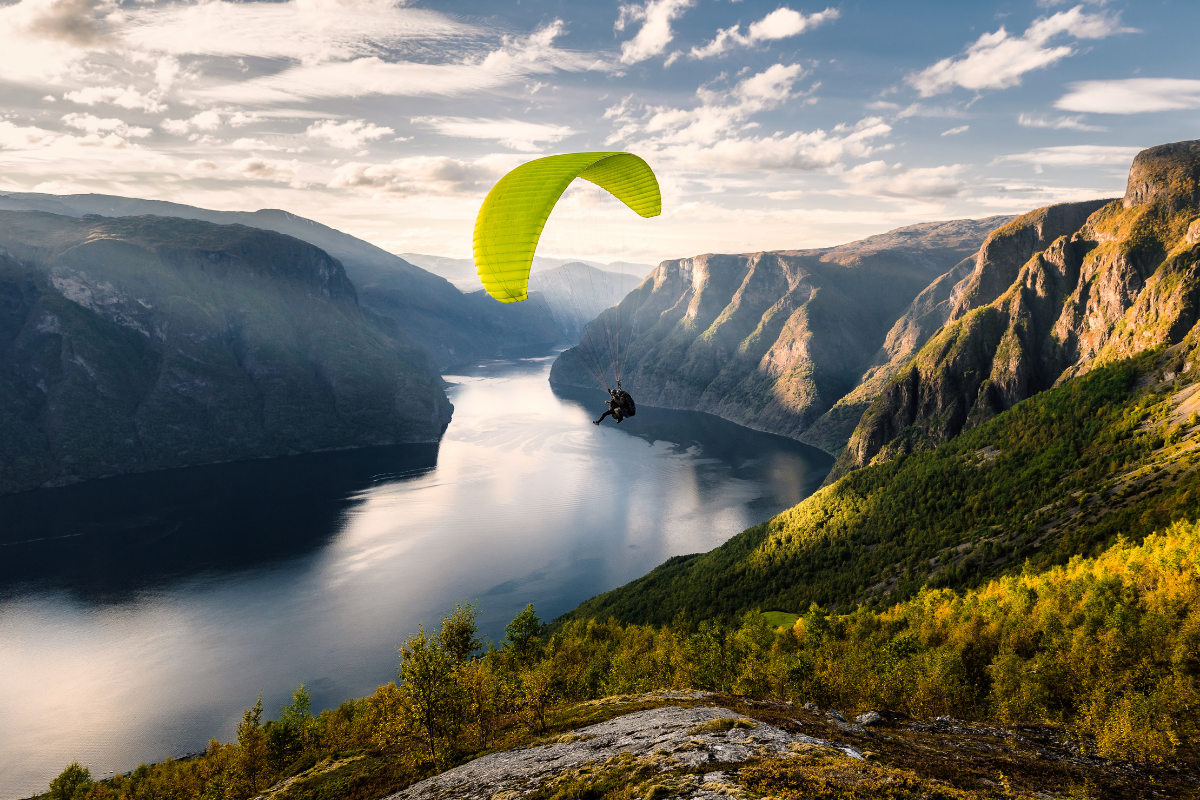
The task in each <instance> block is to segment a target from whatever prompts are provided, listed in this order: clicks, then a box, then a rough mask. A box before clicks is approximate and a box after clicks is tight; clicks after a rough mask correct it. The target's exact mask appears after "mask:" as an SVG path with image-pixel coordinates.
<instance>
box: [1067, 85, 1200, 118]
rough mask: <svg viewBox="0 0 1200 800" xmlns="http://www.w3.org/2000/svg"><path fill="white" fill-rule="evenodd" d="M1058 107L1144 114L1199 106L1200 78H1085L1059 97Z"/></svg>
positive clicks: (1100, 112) (1108, 112)
mask: <svg viewBox="0 0 1200 800" xmlns="http://www.w3.org/2000/svg"><path fill="white" fill-rule="evenodd" d="M1054 106H1055V108H1061V109H1062V110H1063V111H1086V112H1091V113H1094V114H1141V113H1145V112H1149V111H1176V110H1180V109H1188V108H1200V80H1186V79H1183V78H1128V79H1126V80H1118V81H1082V82H1080V83H1072V84H1071V92H1070V93H1069V94H1066V95H1063V96H1062V97H1061V98H1059V100H1058V102H1056V103H1055V104H1054Z"/></svg>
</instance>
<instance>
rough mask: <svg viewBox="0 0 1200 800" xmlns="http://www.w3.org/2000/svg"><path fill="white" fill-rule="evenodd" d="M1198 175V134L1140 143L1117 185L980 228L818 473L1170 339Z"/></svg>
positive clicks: (1189, 290) (1187, 266)
mask: <svg viewBox="0 0 1200 800" xmlns="http://www.w3.org/2000/svg"><path fill="white" fill-rule="evenodd" d="M1198 182H1200V142H1181V143H1177V144H1170V145H1163V146H1161V147H1154V148H1151V149H1149V150H1145V151H1143V152H1141V153H1140V154H1138V156H1137V158H1136V159H1135V160H1134V163H1133V166H1132V169H1131V170H1130V175H1129V185H1128V189H1127V191H1126V193H1125V196H1124V198H1123V199H1121V200H1114V201H1096V202H1091V203H1072V204H1064V205H1058V206H1050V207H1049V208H1043V209H1039V210H1037V211H1034V212H1031V213H1029V214H1026V215H1024V216H1022V217H1020V218H1018V219H1016V220H1014V221H1013V222H1012V223H1010V224H1009V225H1006V226H1005V227H1003V228H1001V229H999V230H997V231H996V232H994V233H993V234H992V235H991V236H989V237H988V240H987V241H986V242H985V243H984V246H983V247H982V248H981V250H980V252H979V254H978V256H977V257H976V259H975V263H974V269H973V270H972V272H971V274H969V275H967V276H966V277H964V278H963V279H962V280H961V281H959V282H958V283H957V284H956V285H955V286H954V288H953V289H952V290H951V291H950V293H949V294H948V296H947V299H946V300H945V301H943V302H944V306H943V308H945V309H946V322H945V325H944V327H942V329H941V330H940V331H938V332H937V334H936V335H935V336H933V337H932V338H930V339H929V341H928V342H926V343H925V344H924V346H923V347H922V348H921V349H920V351H919V352H918V353H917V354H916V356H915V357H913V358H912V359H911V361H910V362H908V363H906V364H903V365H898V366H899V367H900V368H898V369H894V374H893V375H891V376H889V379H888V381H887V383H886V384H885V385H884V386H883V387H882V389H881V391H880V392H879V394H878V396H877V397H876V398H875V400H874V401H873V402H872V404H871V406H870V408H869V409H868V410H867V411H866V413H865V414H863V416H862V419H861V421H860V422H859V425H858V427H857V428H856V430H855V431H854V434H853V436H852V437H851V439H850V442H849V444H848V445H847V447H846V449H845V450H844V451H843V452H842V455H841V457H840V458H839V460H838V464H837V466H836V467H835V468H834V471H833V472H832V473H831V476H830V481H832V480H836V479H837V477H839V476H841V475H844V474H845V473H846V472H848V471H850V470H853V469H857V468H859V467H862V466H864V465H866V464H869V463H871V462H872V460H875V459H883V460H886V459H887V458H890V457H891V456H892V455H894V454H895V453H900V452H911V451H912V450H914V449H920V448H925V447H928V446H930V445H932V444H935V443H936V442H939V441H943V440H945V439H947V438H949V437H952V436H954V435H956V434H958V433H959V432H960V431H962V430H963V429H964V428H968V427H972V426H974V425H977V424H979V423H980V422H982V421H984V420H987V419H989V418H991V417H992V416H994V415H995V414H996V413H997V412H999V411H1002V410H1004V409H1006V408H1009V407H1011V406H1012V405H1014V404H1015V403H1018V402H1020V401H1021V400H1024V399H1025V398H1027V397H1030V396H1031V395H1033V394H1035V393H1037V392H1040V391H1042V390H1044V389H1047V388H1049V387H1050V386H1053V385H1055V383H1056V382H1059V381H1061V380H1063V379H1065V378H1067V377H1070V376H1075V375H1080V374H1082V373H1084V372H1087V371H1088V370H1089V369H1091V368H1092V367H1094V366H1096V365H1097V364H1102V363H1107V362H1109V361H1112V360H1115V359H1118V358H1124V357H1127V356H1130V355H1134V354H1136V353H1138V352H1141V351H1143V350H1146V349H1148V348H1153V347H1158V346H1161V345H1167V344H1175V343H1178V342H1180V341H1182V340H1183V338H1184V337H1185V336H1186V335H1187V334H1188V332H1189V331H1190V330H1191V329H1192V327H1193V325H1194V324H1195V323H1196V320H1197V313H1198V305H1200V296H1198V295H1197V274H1196V271H1197V270H1196V262H1197V260H1198V259H1200V248H1197V246H1196V244H1197V243H1196V238H1197V237H1196V236H1195V235H1189V231H1190V230H1191V228H1192V227H1193V226H1194V223H1195V220H1196V218H1197V216H1198V215H1200V202H1198V198H1200V189H1198V188H1197V185H1198ZM931 288H933V287H931ZM918 338H919V337H918Z"/></svg>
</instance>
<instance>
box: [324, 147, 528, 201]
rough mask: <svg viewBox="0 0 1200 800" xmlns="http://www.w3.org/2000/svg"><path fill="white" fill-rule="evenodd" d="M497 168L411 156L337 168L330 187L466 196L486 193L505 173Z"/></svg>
mask: <svg viewBox="0 0 1200 800" xmlns="http://www.w3.org/2000/svg"><path fill="white" fill-rule="evenodd" d="M509 163H511V162H509ZM497 166H498V165H497V164H496V163H494V162H493V163H488V162H487V161H486V160H480V161H476V162H471V161H462V160H459V159H456V158H447V157H445V156H414V157H412V158H401V159H397V160H396V161H393V162H391V163H390V164H362V163H358V162H350V163H348V164H343V165H342V166H341V167H339V168H338V170H337V172H336V173H335V174H334V176H333V179H332V180H330V181H329V186H330V188H334V189H345V188H358V189H369V190H372V191H373V192H376V193H380V194H392V195H414V196H429V195H433V196H438V195H460V194H469V193H475V192H478V191H480V190H482V189H485V188H486V187H488V186H490V185H491V183H492V181H494V180H495V179H496V178H497V177H499V176H500V175H503V174H504V172H507V171H508V165H507V164H505V165H503V166H500V168H499V169H497ZM513 166H515V164H513Z"/></svg>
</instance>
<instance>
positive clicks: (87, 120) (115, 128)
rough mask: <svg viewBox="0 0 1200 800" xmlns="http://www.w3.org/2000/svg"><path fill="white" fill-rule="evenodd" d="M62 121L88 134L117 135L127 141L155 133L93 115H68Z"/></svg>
mask: <svg viewBox="0 0 1200 800" xmlns="http://www.w3.org/2000/svg"><path fill="white" fill-rule="evenodd" d="M62 121H63V122H64V123H66V124H67V125H68V126H70V127H72V128H76V129H78V130H81V131H85V132H87V133H95V134H100V133H115V134H117V135H118V136H123V137H125V138H127V139H143V138H145V137H147V136H149V135H150V134H151V133H153V131H151V130H150V129H149V128H138V127H132V126H130V125H127V124H126V123H125V122H124V121H123V120H119V119H116V118H115V117H109V118H104V119H102V118H100V117H97V116H94V115H92V114H67V115H65V116H64V117H63V118H62Z"/></svg>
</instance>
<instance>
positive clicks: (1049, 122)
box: [1017, 113, 1108, 132]
mask: <svg viewBox="0 0 1200 800" xmlns="http://www.w3.org/2000/svg"><path fill="white" fill-rule="evenodd" d="M1017 124H1018V125H1020V126H1021V127H1023V128H1051V129H1053V130H1068V131H1095V132H1100V131H1106V130H1108V128H1105V127H1103V126H1101V125H1088V124H1087V123H1085V122H1084V121H1083V115H1082V114H1081V115H1079V116H1075V117H1055V118H1053V119H1051V118H1048V117H1035V116H1033V115H1032V114H1024V113H1022V114H1020V115H1019V116H1018V117H1017Z"/></svg>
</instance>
